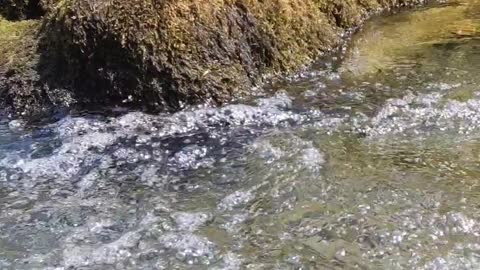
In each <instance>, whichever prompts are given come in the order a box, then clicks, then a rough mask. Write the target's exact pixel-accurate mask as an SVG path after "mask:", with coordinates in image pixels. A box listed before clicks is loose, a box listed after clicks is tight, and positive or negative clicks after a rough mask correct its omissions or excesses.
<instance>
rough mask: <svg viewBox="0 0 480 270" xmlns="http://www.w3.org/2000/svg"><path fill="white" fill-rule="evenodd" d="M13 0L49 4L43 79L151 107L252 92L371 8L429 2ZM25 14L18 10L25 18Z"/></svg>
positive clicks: (105, 99)
mask: <svg viewBox="0 0 480 270" xmlns="http://www.w3.org/2000/svg"><path fill="white" fill-rule="evenodd" d="M8 1H20V2H22V1H26V2H29V3H30V2H32V3H36V6H37V8H39V9H41V11H42V12H44V11H45V10H47V14H46V15H45V16H44V18H43V24H42V28H41V39H40V40H39V42H40V45H39V48H40V49H39V50H38V53H39V54H40V60H39V66H40V67H41V68H42V70H40V71H39V81H40V82H41V84H42V85H47V86H48V87H47V88H48V89H68V92H69V93H71V94H72V95H73V98H74V99H75V100H77V102H80V103H97V104H108V105H114V104H126V103H129V104H130V105H133V106H142V107H144V108H146V109H149V110H168V109H173V110H175V109H179V108H181V107H182V104H185V103H187V104H192V103H199V102H211V103H214V104H221V103H223V102H227V101H229V100H231V99H232V98H235V97H239V96H244V95H247V94H249V93H251V91H252V86H255V85H258V84H259V83H261V81H262V78H263V76H265V75H272V74H276V73H281V72H290V71H294V70H296V69H298V68H299V67H300V66H302V65H304V64H306V63H308V62H311V61H312V60H314V59H315V58H316V57H318V56H319V55H320V54H322V53H323V52H326V51H329V50H331V49H332V48H334V47H335V46H337V45H338V44H339V42H340V41H341V39H342V34H343V33H344V31H345V30H346V29H348V28H351V27H354V26H357V25H359V24H360V23H361V22H362V21H363V20H364V19H365V18H366V17H367V16H368V15H369V14H372V13H376V12H378V11H380V10H384V9H389V8H393V7H397V6H405V5H411V4H412V5H413V4H419V3H421V2H423V1H422V0H361V1H357V0H342V1H336V0H264V1H255V0H149V1H146V0H128V1H127V0H99V1H88V0H62V1H59V0H44V1H38V0H37V1H34V0H8ZM20 13H22V12H20ZM23 13H24V15H21V16H17V17H20V18H21V17H28V14H27V13H25V12H23ZM49 91H51V90H49ZM46 96H48V94H47V95H46Z"/></svg>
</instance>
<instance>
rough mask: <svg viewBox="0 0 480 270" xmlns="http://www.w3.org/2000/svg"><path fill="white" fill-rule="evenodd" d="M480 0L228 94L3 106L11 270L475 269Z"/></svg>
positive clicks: (6, 258)
mask: <svg viewBox="0 0 480 270" xmlns="http://www.w3.org/2000/svg"><path fill="white" fill-rule="evenodd" d="M479 71H480V1H477V0H459V1H450V2H446V3H442V4H436V5H433V6H429V7H426V8H421V9H418V10H416V11H414V12H412V11H408V12H407V11H405V12H400V13H398V14H395V15H392V16H386V17H385V16H383V17H377V18H374V19H372V20H370V21H368V22H367V23H366V24H365V25H364V27H362V29H361V30H360V31H359V32H358V33H356V34H354V35H353V37H352V39H351V40H350V41H349V42H348V43H347V44H346V46H345V47H344V48H343V49H342V50H341V51H340V52H338V53H336V54H333V55H331V56H329V57H324V58H322V59H321V60H320V61H319V62H318V63H317V64H315V65H313V66H312V67H311V68H309V69H308V70H306V71H304V72H302V73H299V74H297V75H295V76H291V77H287V78H284V79H282V80H280V81H276V82H274V83H271V84H269V85H267V86H265V87H264V88H262V89H258V92H259V94H258V96H257V97H255V98H251V99H248V100H241V101H238V102H236V103H234V104H230V105H226V106H223V107H219V108H209V107H206V106H199V107H194V108H188V109H186V110H184V111H181V112H178V113H175V114H158V115H149V114H145V113H141V112H132V111H126V110H123V109H115V110H113V111H110V112H109V113H108V114H107V113H98V112H92V111H87V112H85V111H82V112H72V113H71V114H70V115H68V116H65V117H63V118H61V119H57V120H55V121H47V122H46V123H43V124H41V125H40V124H38V125H30V124H28V125H27V124H25V123H24V122H23V121H21V120H3V121H0V268H1V269H51V270H53V269H55V270H60V269H98V270H100V269H102V270H104V269H107V270H108V269H432V270H433V269H435V270H437V269H480V91H479V90H480V89H479V86H480V76H478V73H479Z"/></svg>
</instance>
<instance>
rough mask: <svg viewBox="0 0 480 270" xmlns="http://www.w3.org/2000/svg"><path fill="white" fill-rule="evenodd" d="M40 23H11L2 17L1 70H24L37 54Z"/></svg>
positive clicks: (0, 29) (0, 26) (0, 31)
mask: <svg viewBox="0 0 480 270" xmlns="http://www.w3.org/2000/svg"><path fill="white" fill-rule="evenodd" d="M38 26H39V23H38V21H33V20H30V21H20V22H11V21H7V20H5V19H3V18H1V17H0V70H8V69H15V70H22V69H25V68H26V66H28V64H29V62H30V61H31V58H32V55H34V54H35V50H36V48H35V35H36V33H37V29H38Z"/></svg>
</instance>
